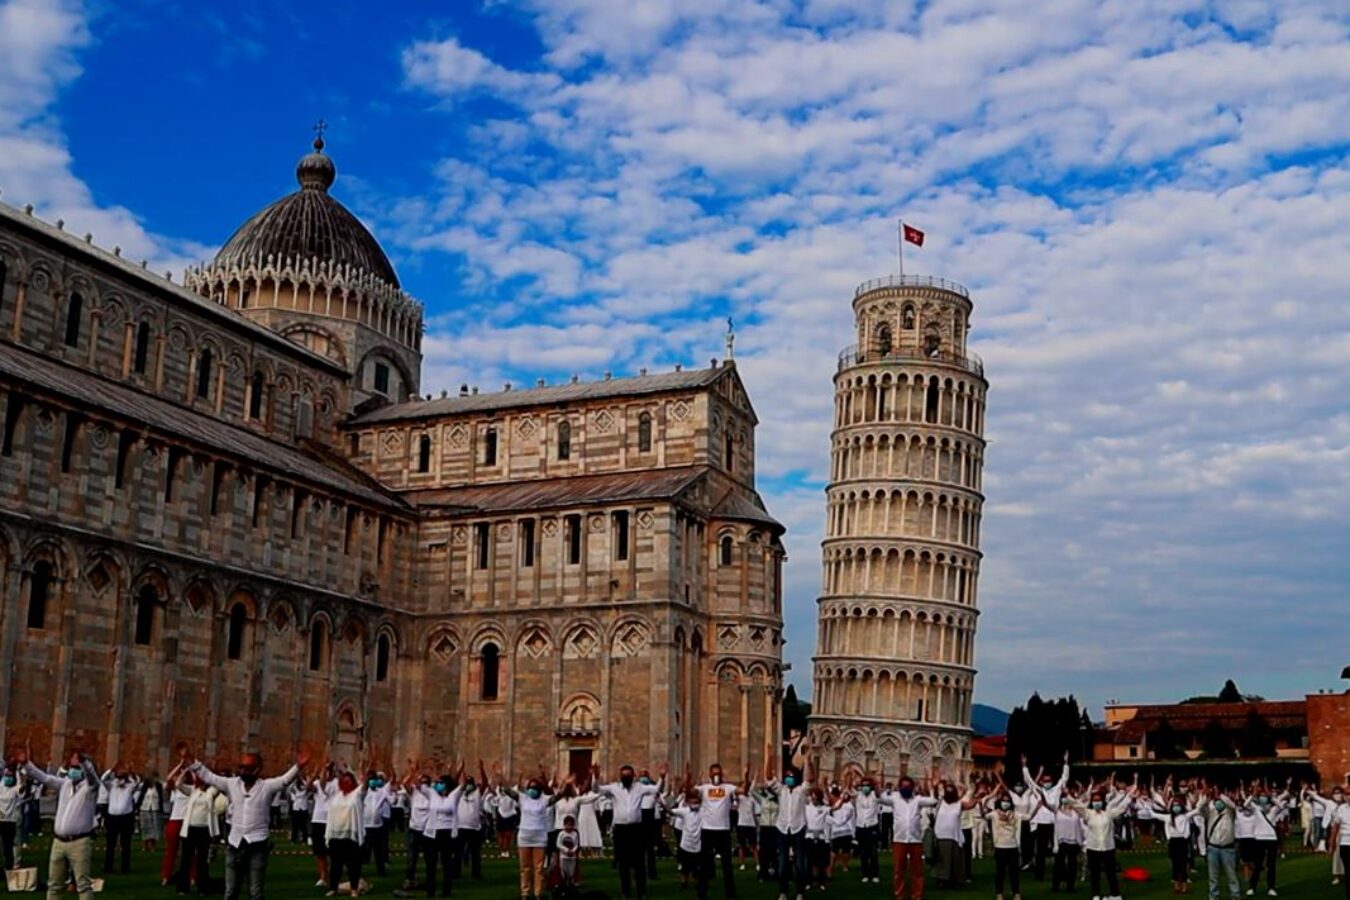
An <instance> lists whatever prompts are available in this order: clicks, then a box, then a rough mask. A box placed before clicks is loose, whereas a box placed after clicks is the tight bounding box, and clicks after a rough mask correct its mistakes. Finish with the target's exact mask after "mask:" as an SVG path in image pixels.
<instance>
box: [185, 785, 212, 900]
mask: <svg viewBox="0 0 1350 900" xmlns="http://www.w3.org/2000/svg"><path fill="white" fill-rule="evenodd" d="M174 789H175V790H176V791H177V792H178V794H179V795H180V796H182V797H183V798H184V799H185V805H184V807H183V824H182V826H181V830H180V831H179V837H180V841H181V845H180V850H179V857H178V876H177V878H178V893H180V894H186V893H187V892H188V888H189V887H190V885H191V882H192V876H193V873H194V872H195V873H196V878H197V893H199V894H202V895H206V894H207V893H209V891H208V890H207V883H208V882H209V881H210V851H211V843H212V842H213V841H214V840H215V839H216V838H217V837H219V836H220V821H219V820H218V819H217V818H216V789H215V788H213V787H209V786H208V785H206V784H204V783H203V782H201V781H198V780H197V779H196V778H195V777H194V776H193V774H192V773H191V772H184V773H183V775H182V777H181V778H180V779H179V780H178V783H177V785H176V786H175V788H174Z"/></svg>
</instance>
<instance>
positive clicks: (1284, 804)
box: [1246, 786, 1290, 897]
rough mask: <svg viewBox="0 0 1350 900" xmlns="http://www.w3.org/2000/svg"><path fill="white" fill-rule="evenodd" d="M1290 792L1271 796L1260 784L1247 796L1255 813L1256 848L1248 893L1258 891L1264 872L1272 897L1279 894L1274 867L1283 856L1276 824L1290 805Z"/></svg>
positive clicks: (1253, 833) (1253, 834) (1248, 881)
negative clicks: (1257, 887) (1281, 855)
mask: <svg viewBox="0 0 1350 900" xmlns="http://www.w3.org/2000/svg"><path fill="white" fill-rule="evenodd" d="M1289 802H1290V797H1289V792H1288V791H1285V792H1284V793H1282V794H1279V795H1278V796H1272V795H1271V793H1270V791H1269V790H1267V789H1266V788H1265V787H1264V786H1261V787H1258V788H1257V789H1256V791H1255V792H1254V793H1253V794H1252V796H1251V797H1248V798H1247V804H1246V805H1247V809H1248V810H1249V811H1250V812H1251V813H1252V817H1253V818H1252V826H1253V831H1252V838H1253V840H1255V842H1256V843H1255V847H1254V850H1253V856H1252V873H1251V876H1250V877H1249V878H1248V880H1247V894H1248V896H1251V895H1252V894H1255V893H1256V886H1257V884H1258V883H1259V882H1260V881H1261V873H1262V872H1263V871H1264V872H1265V875H1266V893H1267V894H1268V895H1269V896H1271V897H1277V896H1279V893H1278V891H1277V890H1276V887H1275V882H1276V872H1275V866H1276V864H1277V862H1278V860H1279V858H1280V833H1279V831H1278V830H1277V827H1276V826H1277V825H1278V823H1279V821H1280V819H1281V818H1282V817H1283V816H1284V814H1285V812H1286V811H1287V810H1288V808H1289Z"/></svg>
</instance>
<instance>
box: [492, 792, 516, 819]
mask: <svg viewBox="0 0 1350 900" xmlns="http://www.w3.org/2000/svg"><path fill="white" fill-rule="evenodd" d="M518 809H519V806H518V804H517V803H516V798H514V797H512V796H511V795H510V794H498V795H497V815H499V816H501V817H502V818H503V819H510V818H512V817H513V816H515V814H516V811H517V810H518Z"/></svg>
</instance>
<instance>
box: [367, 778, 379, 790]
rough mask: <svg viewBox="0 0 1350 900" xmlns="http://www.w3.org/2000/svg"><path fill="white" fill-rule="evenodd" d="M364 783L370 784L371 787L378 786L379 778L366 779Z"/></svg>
mask: <svg viewBox="0 0 1350 900" xmlns="http://www.w3.org/2000/svg"><path fill="white" fill-rule="evenodd" d="M366 784H368V785H370V786H371V787H373V788H377V787H379V786H380V779H378V778H372V779H370V780H369V781H367V782H366Z"/></svg>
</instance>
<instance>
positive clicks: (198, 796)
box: [178, 783, 220, 838]
mask: <svg viewBox="0 0 1350 900" xmlns="http://www.w3.org/2000/svg"><path fill="white" fill-rule="evenodd" d="M178 796H180V797H182V798H183V831H182V835H183V837H185V838H186V837H187V836H188V832H190V831H191V830H192V829H194V828H205V829H206V830H207V832H209V833H210V835H211V837H216V835H217V832H218V831H219V830H220V825H219V821H218V820H217V818H216V791H215V789H214V788H204V787H190V786H188V785H186V784H181V783H180V784H179V785H178Z"/></svg>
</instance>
